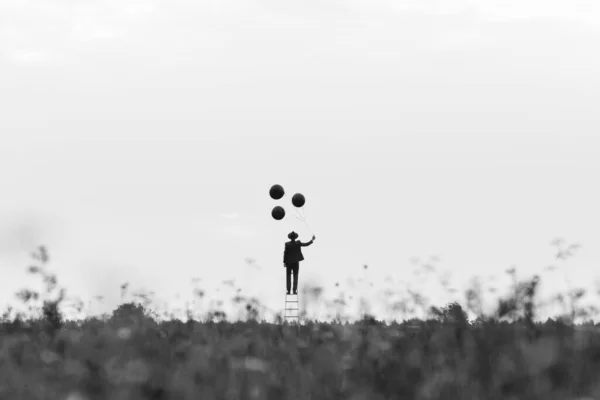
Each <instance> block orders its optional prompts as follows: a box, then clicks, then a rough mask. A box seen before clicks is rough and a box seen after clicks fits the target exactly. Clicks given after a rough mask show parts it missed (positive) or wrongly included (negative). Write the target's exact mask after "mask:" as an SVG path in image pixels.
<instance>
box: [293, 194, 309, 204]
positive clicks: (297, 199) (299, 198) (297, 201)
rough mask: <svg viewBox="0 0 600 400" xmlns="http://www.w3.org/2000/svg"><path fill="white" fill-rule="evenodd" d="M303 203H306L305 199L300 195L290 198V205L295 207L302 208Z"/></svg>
mask: <svg viewBox="0 0 600 400" xmlns="http://www.w3.org/2000/svg"><path fill="white" fill-rule="evenodd" d="M305 202H306V199H305V198H304V196H303V195H302V194H300V193H296V194H295V195H294V197H292V204H293V205H294V206H296V207H302V206H303V205H304V203H305Z"/></svg>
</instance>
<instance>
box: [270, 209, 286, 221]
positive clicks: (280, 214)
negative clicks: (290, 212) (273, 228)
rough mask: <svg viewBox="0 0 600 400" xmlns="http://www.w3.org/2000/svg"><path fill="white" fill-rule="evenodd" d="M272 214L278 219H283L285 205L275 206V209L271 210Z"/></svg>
mask: <svg viewBox="0 0 600 400" xmlns="http://www.w3.org/2000/svg"><path fill="white" fill-rule="evenodd" d="M271 216H273V218H275V219H276V220H277V221H279V220H282V219H283V217H285V210H284V209H283V207H281V206H277V207H275V208H273V211H271Z"/></svg>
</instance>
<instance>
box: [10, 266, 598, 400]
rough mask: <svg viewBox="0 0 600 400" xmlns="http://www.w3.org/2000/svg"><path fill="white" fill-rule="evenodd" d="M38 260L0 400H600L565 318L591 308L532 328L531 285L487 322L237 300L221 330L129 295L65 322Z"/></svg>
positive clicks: (445, 314)
mask: <svg viewBox="0 0 600 400" xmlns="http://www.w3.org/2000/svg"><path fill="white" fill-rule="evenodd" d="M39 260H40V262H41V263H42V264H43V265H42V266H40V267H37V268H36V269H35V271H32V272H33V273H36V274H40V275H41V276H42V277H43V279H44V282H46V284H47V285H46V290H47V293H43V294H38V293H33V292H27V293H26V292H25V291H24V292H21V293H20V294H19V297H20V298H21V299H22V300H23V301H24V302H32V301H36V300H37V301H42V304H43V306H42V307H41V309H40V313H39V316H38V317H36V318H33V317H29V318H24V317H23V316H19V315H13V312H12V311H10V310H9V311H7V313H5V314H4V316H3V320H2V322H1V323H0V332H1V334H0V349H1V352H0V398H1V399H49V398H51V399H69V400H76V399H77V400H85V399H89V400H95V399H198V398H201V399H269V400H270V399H273V400H279V399H354V400H357V399H365V400H367V399H375V400H378V399H506V398H509V399H510V398H512V399H557V400H558V399H561V400H563V399H578V398H584V397H586V396H587V397H589V398H600V383H599V382H598V380H597V372H598V371H599V370H600V369H599V368H600V335H599V334H598V332H599V330H600V327H599V326H597V325H595V324H594V323H592V322H588V323H584V324H579V325H576V324H573V323H572V320H571V317H573V316H575V315H580V316H588V315H589V314H590V313H591V312H592V311H590V310H586V309H585V308H583V307H581V306H578V305H577V304H578V303H577V302H576V301H575V302H573V303H572V305H573V310H571V311H570V313H569V315H565V316H561V317H560V318H557V319H556V320H548V321H546V322H544V323H540V322H536V321H535V313H536V303H535V301H534V300H535V296H536V290H537V285H538V283H539V280H538V279H534V280H531V281H528V282H516V284H515V287H514V288H513V289H514V290H513V291H512V295H511V296H509V297H507V298H505V299H503V300H502V301H501V302H500V303H499V305H498V308H497V310H496V312H495V313H494V314H492V315H483V314H480V315H478V316H477V318H476V319H474V320H472V321H470V320H469V319H468V314H467V312H466V311H467V309H468V310H469V311H472V310H473V309H476V307H477V301H478V300H479V299H478V298H477V296H478V295H477V291H476V290H475V289H473V290H472V291H470V292H469V293H467V296H466V297H467V300H468V301H467V302H466V304H465V307H467V309H464V308H463V306H462V305H461V304H459V303H457V302H454V303H450V304H447V305H446V306H443V307H439V308H436V307H429V309H428V315H429V317H428V318H426V319H424V320H417V319H409V320H405V321H402V322H393V323H391V324H387V323H383V322H381V321H378V320H377V319H376V318H375V317H374V316H370V315H365V316H364V318H363V319H361V320H360V321H356V322H353V323H349V322H340V321H339V320H334V321H332V322H317V321H310V320H308V321H306V323H305V324H303V325H300V326H297V325H294V326H292V325H289V324H287V323H285V322H282V321H281V319H278V320H276V321H273V322H272V323H269V322H267V321H264V320H262V321H259V319H260V312H259V310H260V305H259V304H258V303H257V302H256V301H254V300H253V299H247V298H245V297H244V296H242V295H240V294H239V293H238V294H237V295H236V297H234V298H233V299H232V301H233V302H235V303H237V304H240V305H241V306H243V311H244V312H245V314H246V315H245V317H246V318H245V320H244V321H237V322H228V321H227V316H226V315H225V314H224V313H223V312H222V311H219V310H218V309H217V310H215V309H213V310H205V311H206V312H205V315H204V316H203V317H201V318H195V319H190V320H188V321H185V322H184V321H181V320H178V319H175V318H173V317H172V318H171V319H170V320H162V321H161V320H160V318H158V317H159V316H158V315H157V314H156V313H154V312H152V311H151V310H150V307H149V306H148V301H147V299H146V300H144V299H141V298H139V301H126V302H124V303H123V304H121V305H120V306H119V307H118V308H117V309H116V310H114V311H113V313H112V315H107V316H104V317H102V318H88V319H85V320H82V321H68V320H65V319H64V318H63V317H62V315H61V313H60V311H59V310H60V307H59V306H60V303H61V302H64V301H65V297H64V291H63V290H61V289H59V288H58V285H57V281H56V278H55V277H53V275H52V274H50V273H48V272H47V270H46V268H45V263H46V262H47V256H46V257H45V258H44V257H41V258H40V259H39ZM123 290H124V291H126V290H127V286H126V285H124V287H123ZM57 291H58V292H59V294H58V295H56V293H55V292H57ZM310 292H311V293H313V294H314V295H316V296H318V295H319V294H320V289H319V288H313V289H311V291H310ZM198 295H202V296H204V293H203V292H202V293H198ZM140 296H142V295H140ZM577 296H579V292H578V293H576V294H574V295H573V296H572V298H573V299H575V298H576V297H577ZM142 297H143V296H142ZM579 297H581V296H579ZM144 301H145V304H143V303H144Z"/></svg>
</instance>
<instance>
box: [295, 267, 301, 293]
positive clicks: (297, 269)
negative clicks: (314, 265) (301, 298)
mask: <svg viewBox="0 0 600 400" xmlns="http://www.w3.org/2000/svg"><path fill="white" fill-rule="evenodd" d="M298 272H300V263H296V264H295V265H294V294H295V293H298Z"/></svg>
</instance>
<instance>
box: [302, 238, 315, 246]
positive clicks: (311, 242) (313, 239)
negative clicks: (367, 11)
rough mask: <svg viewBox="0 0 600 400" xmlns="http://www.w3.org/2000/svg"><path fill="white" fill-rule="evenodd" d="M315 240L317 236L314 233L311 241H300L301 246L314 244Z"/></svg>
mask: <svg viewBox="0 0 600 400" xmlns="http://www.w3.org/2000/svg"><path fill="white" fill-rule="evenodd" d="M314 241H315V236H314V235H313V237H312V239H311V240H310V242H306V243H302V242H300V246H302V247H306V246H310V245H311V244H313V242H314Z"/></svg>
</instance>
